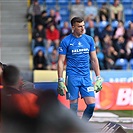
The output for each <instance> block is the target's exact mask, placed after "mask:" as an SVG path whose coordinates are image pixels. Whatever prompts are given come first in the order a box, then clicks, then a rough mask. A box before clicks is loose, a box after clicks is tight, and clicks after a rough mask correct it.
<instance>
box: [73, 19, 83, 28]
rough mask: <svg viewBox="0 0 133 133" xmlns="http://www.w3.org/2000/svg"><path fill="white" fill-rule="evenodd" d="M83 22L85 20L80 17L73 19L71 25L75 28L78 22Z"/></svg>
mask: <svg viewBox="0 0 133 133" xmlns="http://www.w3.org/2000/svg"><path fill="white" fill-rule="evenodd" d="M83 21H84V20H83V19H82V18H80V17H74V18H72V19H71V25H72V26H73V25H74V24H75V23H76V22H78V23H81V22H83Z"/></svg>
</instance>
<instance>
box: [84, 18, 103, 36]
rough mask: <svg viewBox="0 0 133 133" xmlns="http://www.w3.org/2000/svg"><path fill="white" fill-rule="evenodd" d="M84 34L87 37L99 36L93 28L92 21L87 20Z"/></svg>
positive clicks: (97, 31)
mask: <svg viewBox="0 0 133 133" xmlns="http://www.w3.org/2000/svg"><path fill="white" fill-rule="evenodd" d="M86 34H87V35H89V36H92V37H94V36H100V33H99V30H98V28H97V27H96V26H95V24H94V21H93V20H88V27H87V28H86Z"/></svg>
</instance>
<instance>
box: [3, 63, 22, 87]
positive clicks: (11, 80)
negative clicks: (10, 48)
mask: <svg viewBox="0 0 133 133" xmlns="http://www.w3.org/2000/svg"><path fill="white" fill-rule="evenodd" d="M19 77H20V71H19V69H18V68H17V67H16V66H13V65H8V66H6V67H5V69H4V70H3V73H2V79H3V81H4V83H5V84H6V85H16V84H17V83H18V81H19Z"/></svg>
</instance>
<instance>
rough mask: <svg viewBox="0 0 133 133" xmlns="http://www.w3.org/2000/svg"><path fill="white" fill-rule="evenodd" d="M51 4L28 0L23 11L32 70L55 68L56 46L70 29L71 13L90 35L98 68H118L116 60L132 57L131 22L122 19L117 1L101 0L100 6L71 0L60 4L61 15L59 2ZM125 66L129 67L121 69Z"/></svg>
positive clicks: (128, 59)
mask: <svg viewBox="0 0 133 133" xmlns="http://www.w3.org/2000/svg"><path fill="white" fill-rule="evenodd" d="M58 1H59V0H58ZM52 6H53V7H52ZM52 6H51V8H48V5H47V3H46V2H44V1H43V0H32V1H31V6H30V7H29V8H28V11H27V20H28V21H30V22H31V23H32V43H31V53H32V54H33V69H34V70H35V69H38V70H57V61H58V46H59V43H60V41H61V40H62V39H63V38H64V37H65V36H67V35H68V34H70V33H71V32H72V31H71V27H70V20H71V18H72V17H74V16H79V17H82V18H84V20H85V29H86V30H85V33H86V34H87V35H90V36H92V37H93V38H94V41H95V47H96V53H97V57H98V60H99V63H100V69H101V70H105V69H106V70H107V69H122V67H120V66H116V61H117V60H118V59H124V60H125V59H126V60H127V64H128V63H130V61H131V59H133V21H132V20H127V19H126V16H125V14H124V6H123V4H122V3H121V2H120V0H114V2H113V3H106V2H103V3H102V4H101V5H100V6H99V5H96V4H94V1H92V0H88V1H87V3H86V4H84V3H83V1H81V0H75V2H73V3H72V2H71V3H69V4H68V5H64V8H66V7H67V6H68V7H67V11H68V12H67V13H68V15H67V17H65V18H64V16H62V15H61V14H62V12H61V10H60V8H61V7H60V5H59V4H58V6H57V7H56V8H55V5H52ZM66 18H67V19H66ZM127 66H128V65H127ZM128 68H132V67H126V68H125V69H128ZM64 69H65V68H64Z"/></svg>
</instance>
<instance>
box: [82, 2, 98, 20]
mask: <svg viewBox="0 0 133 133" xmlns="http://www.w3.org/2000/svg"><path fill="white" fill-rule="evenodd" d="M84 12H85V21H88V20H90V19H91V20H93V21H95V22H98V8H97V7H96V6H94V5H93V3H92V0H88V3H87V5H86V6H85V9H84Z"/></svg>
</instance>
